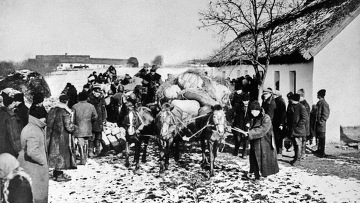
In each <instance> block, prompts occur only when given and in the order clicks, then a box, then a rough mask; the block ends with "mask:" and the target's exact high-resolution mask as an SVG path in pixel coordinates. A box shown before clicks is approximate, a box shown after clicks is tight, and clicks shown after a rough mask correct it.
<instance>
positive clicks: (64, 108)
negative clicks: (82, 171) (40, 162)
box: [46, 94, 75, 182]
mask: <svg viewBox="0 0 360 203" xmlns="http://www.w3.org/2000/svg"><path fill="white" fill-rule="evenodd" d="M69 99H70V98H69V96H68V95H66V94H62V95H60V97H59V103H57V104H55V106H54V107H52V108H51V109H50V111H49V113H48V114H47V118H46V124H47V128H46V146H47V154H48V163H49V167H50V168H54V172H53V177H54V179H55V181H58V182H62V181H69V180H71V178H70V176H68V175H66V174H64V172H63V170H66V169H74V168H73V166H72V164H71V159H72V154H71V150H72V149H69V146H70V145H71V143H72V139H71V135H70V134H71V133H73V132H74V130H75V126H74V124H73V122H72V112H71V110H70V109H69V107H68V103H69Z"/></svg>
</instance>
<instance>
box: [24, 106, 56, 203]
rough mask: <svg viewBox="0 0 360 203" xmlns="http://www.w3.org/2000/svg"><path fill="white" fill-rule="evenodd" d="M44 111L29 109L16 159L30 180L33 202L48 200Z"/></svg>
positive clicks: (45, 201) (39, 202)
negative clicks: (27, 120)
mask: <svg viewBox="0 0 360 203" xmlns="http://www.w3.org/2000/svg"><path fill="white" fill-rule="evenodd" d="M45 120H46V113H45V112H43V111H34V110H32V109H30V112H29V123H28V124H27V125H26V126H25V127H24V129H23V130H22V131H21V148H22V150H21V151H20V153H19V157H18V161H19V162H20V166H21V167H22V168H23V169H24V171H25V172H26V173H28V174H29V175H30V177H31V180H32V188H33V196H34V200H35V201H34V202H35V203H43V202H44V203H47V202H48V189H49V167H48V163H47V157H46V151H45V129H44V128H45V126H46V123H45Z"/></svg>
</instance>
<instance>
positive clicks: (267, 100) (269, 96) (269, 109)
mask: <svg viewBox="0 0 360 203" xmlns="http://www.w3.org/2000/svg"><path fill="white" fill-rule="evenodd" d="M262 97H263V102H262V105H261V107H262V108H263V109H264V110H265V113H266V114H267V115H269V116H270V118H271V121H273V119H274V112H275V109H276V103H275V100H274V96H273V92H272V89H270V88H267V89H265V90H263V95H262Z"/></svg>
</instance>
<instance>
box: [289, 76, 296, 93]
mask: <svg viewBox="0 0 360 203" xmlns="http://www.w3.org/2000/svg"><path fill="white" fill-rule="evenodd" d="M289 74H290V75H289V78H290V81H289V82H290V84H289V85H290V91H291V92H293V93H295V92H296V71H290V72H289Z"/></svg>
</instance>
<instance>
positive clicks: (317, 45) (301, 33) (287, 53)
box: [208, 0, 360, 66]
mask: <svg viewBox="0 0 360 203" xmlns="http://www.w3.org/2000/svg"><path fill="white" fill-rule="evenodd" d="M359 13H360V0H314V1H312V2H311V3H309V4H307V5H305V6H304V7H303V8H302V9H300V10H299V11H297V12H295V13H290V14H286V15H283V16H282V17H280V18H278V19H277V20H275V21H274V22H273V23H272V24H270V25H267V26H266V27H264V28H262V29H263V30H269V29H270V28H274V27H276V28H277V29H276V30H277V32H276V33H275V34H274V35H273V42H274V43H273V44H272V46H273V47H274V48H277V49H274V50H273V52H272V57H271V63H296V62H304V61H307V60H311V59H312V58H313V56H315V55H316V54H317V53H318V52H320V50H321V49H322V48H324V47H325V46H326V45H327V44H328V43H329V42H330V41H331V40H332V39H333V38H334V37H335V36H336V35H337V34H339V33H340V32H341V31H342V30H343V29H344V28H345V27H346V26H347V25H348V24H349V23H350V22H351V21H352V20H353V19H355V18H356V17H357V16H358V15H359ZM249 39H250V34H249V32H248V31H245V32H243V33H242V34H240V35H239V37H237V38H236V39H235V40H233V41H232V42H230V43H229V44H228V45H226V46H225V47H224V48H222V49H221V50H220V51H219V52H218V53H217V54H216V55H215V56H214V57H213V58H212V59H211V60H210V62H209V63H208V65H209V66H222V65H224V64H226V65H234V64H238V63H239V61H240V59H241V60H244V55H245V52H244V51H243V48H241V46H240V45H239V43H240V41H242V42H244V41H246V40H249ZM247 49H248V50H250V49H251V47H249V48H247ZM259 50H260V53H259V57H260V62H261V58H262V59H264V57H265V56H266V54H265V50H264V47H261V46H260V49H259ZM242 56H243V57H242Z"/></svg>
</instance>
